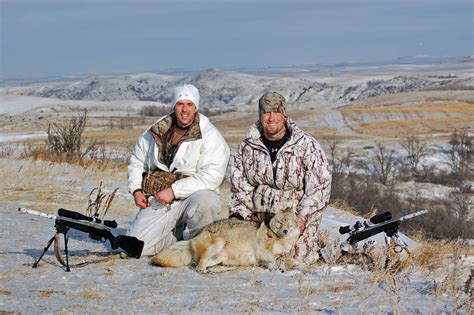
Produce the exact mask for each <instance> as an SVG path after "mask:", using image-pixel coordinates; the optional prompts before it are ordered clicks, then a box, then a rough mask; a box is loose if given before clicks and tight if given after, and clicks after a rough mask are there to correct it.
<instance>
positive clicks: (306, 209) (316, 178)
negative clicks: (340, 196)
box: [296, 140, 331, 217]
mask: <svg viewBox="0 0 474 315" xmlns="http://www.w3.org/2000/svg"><path fill="white" fill-rule="evenodd" d="M305 156H306V158H305V160H304V163H305V166H304V167H305V172H304V174H305V175H304V181H305V186H304V195H303V197H302V198H301V199H300V201H299V203H298V206H297V207H296V213H297V214H298V215H300V216H303V217H309V216H312V215H313V214H315V213H316V212H320V211H323V210H324V209H325V208H326V207H327V205H328V204H329V197H330V193H331V172H330V170H329V163H328V160H327V158H326V155H325V154H324V152H323V150H322V149H321V147H320V145H319V143H318V142H317V141H316V140H313V141H309V143H308V146H307V151H306V154H305Z"/></svg>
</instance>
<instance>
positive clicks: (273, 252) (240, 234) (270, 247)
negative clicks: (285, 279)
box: [151, 209, 300, 272]
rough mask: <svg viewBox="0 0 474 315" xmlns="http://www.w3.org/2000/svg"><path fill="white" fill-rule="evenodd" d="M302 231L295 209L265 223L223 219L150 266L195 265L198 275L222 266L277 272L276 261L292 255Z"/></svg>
mask: <svg viewBox="0 0 474 315" xmlns="http://www.w3.org/2000/svg"><path fill="white" fill-rule="evenodd" d="M299 235H300V230H299V226H298V222H297V219H296V214H295V213H294V211H293V210H292V209H286V210H284V211H280V212H278V213H277V214H275V216H273V218H272V219H271V220H270V222H269V224H268V226H267V225H266V224H265V222H262V223H257V222H253V221H242V220H236V219H224V220H219V221H216V222H214V223H211V224H209V225H208V226H206V227H204V229H203V230H202V231H201V232H200V233H199V234H198V235H197V236H195V237H194V238H192V239H190V240H187V241H180V242H177V243H174V244H173V245H171V246H170V247H168V248H165V249H164V250H162V251H161V252H159V253H158V254H156V255H155V256H153V258H152V260H151V263H152V264H153V265H157V266H161V267H180V266H190V265H193V264H196V267H197V270H198V271H199V272H207V268H208V267H212V266H216V265H219V264H222V265H225V266H249V265H261V266H263V267H266V268H268V269H270V270H274V269H277V268H278V263H277V258H278V257H281V256H282V255H285V254H287V253H289V252H290V251H291V249H292V248H293V246H294V245H295V243H296V241H297V239H298V237H299Z"/></svg>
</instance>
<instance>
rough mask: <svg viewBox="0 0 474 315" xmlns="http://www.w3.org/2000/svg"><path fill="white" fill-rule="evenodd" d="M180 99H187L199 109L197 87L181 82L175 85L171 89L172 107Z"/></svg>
mask: <svg viewBox="0 0 474 315" xmlns="http://www.w3.org/2000/svg"><path fill="white" fill-rule="evenodd" d="M181 100H189V101H191V102H193V103H194V106H196V109H199V91H198V89H197V88H196V87H195V86H194V85H192V84H183V85H180V86H177V87H175V88H174V90H173V100H172V105H173V107H174V106H175V105H176V103H177V102H178V101H181Z"/></svg>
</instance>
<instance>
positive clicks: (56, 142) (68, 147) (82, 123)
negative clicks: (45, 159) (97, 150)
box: [46, 109, 87, 161]
mask: <svg viewBox="0 0 474 315" xmlns="http://www.w3.org/2000/svg"><path fill="white" fill-rule="evenodd" d="M86 122H87V110H86V109H85V110H84V112H83V113H82V114H79V115H78V116H75V117H72V118H71V119H70V120H69V121H66V122H64V123H60V122H52V123H49V126H48V131H47V133H48V139H47V140H46V144H47V147H48V150H49V151H50V152H51V153H53V154H56V155H60V156H65V158H66V160H67V161H73V160H81V159H82V157H83V153H82V151H81V149H82V144H83V137H82V134H83V132H84V129H85V127H86Z"/></svg>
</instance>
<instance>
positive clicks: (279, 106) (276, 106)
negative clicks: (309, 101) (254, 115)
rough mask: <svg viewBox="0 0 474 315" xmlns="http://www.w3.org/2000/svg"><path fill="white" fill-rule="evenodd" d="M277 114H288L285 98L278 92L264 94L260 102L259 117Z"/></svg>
mask: <svg viewBox="0 0 474 315" xmlns="http://www.w3.org/2000/svg"><path fill="white" fill-rule="evenodd" d="M269 112H276V113H282V114H283V115H285V116H287V114H286V101H285V98H284V97H283V96H282V95H281V94H279V93H277V92H267V93H265V94H263V96H262V97H260V99H259V100H258V115H259V117H261V116H262V114H264V113H269Z"/></svg>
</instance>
